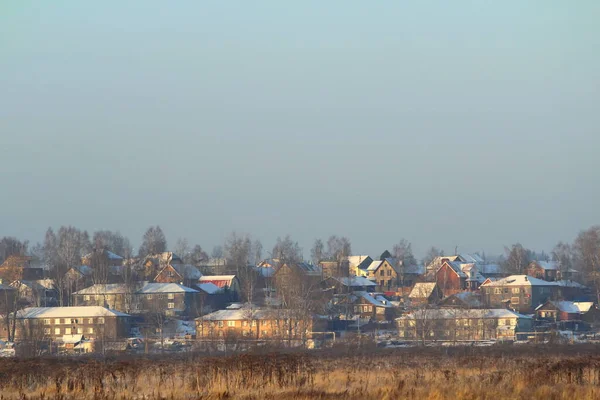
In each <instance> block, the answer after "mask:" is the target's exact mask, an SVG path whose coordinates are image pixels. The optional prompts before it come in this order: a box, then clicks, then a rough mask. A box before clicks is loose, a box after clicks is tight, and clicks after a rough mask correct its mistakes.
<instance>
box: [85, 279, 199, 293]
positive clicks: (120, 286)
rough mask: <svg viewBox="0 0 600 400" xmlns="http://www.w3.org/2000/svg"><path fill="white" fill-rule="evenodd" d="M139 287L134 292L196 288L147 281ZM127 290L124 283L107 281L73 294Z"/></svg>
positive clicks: (182, 290)
mask: <svg viewBox="0 0 600 400" xmlns="http://www.w3.org/2000/svg"><path fill="white" fill-rule="evenodd" d="M140 286H141V287H140V288H139V289H138V290H135V291H134V293H147V294H149V293H183V292H191V293H193V292H197V290H194V289H191V288H189V287H187V286H183V285H180V284H178V283H148V282H142V283H141V285H140ZM128 292H129V290H128V288H127V285H125V284H124V283H109V284H96V285H92V286H90V287H87V288H85V289H81V290H80V291H78V292H75V293H73V294H76V295H92V294H93V295H96V294H123V293H128Z"/></svg>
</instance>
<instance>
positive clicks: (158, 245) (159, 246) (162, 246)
mask: <svg viewBox="0 0 600 400" xmlns="http://www.w3.org/2000/svg"><path fill="white" fill-rule="evenodd" d="M165 251H167V238H166V237H165V234H164V233H163V231H162V229H161V228H160V226H158V225H156V226H151V227H150V228H148V230H146V233H144V237H143V239H142V245H141V246H140V249H139V256H140V257H145V256H147V255H149V254H158V253H163V252H165Z"/></svg>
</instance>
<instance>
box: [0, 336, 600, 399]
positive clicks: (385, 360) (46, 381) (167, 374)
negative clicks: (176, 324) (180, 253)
mask: <svg viewBox="0 0 600 400" xmlns="http://www.w3.org/2000/svg"><path fill="white" fill-rule="evenodd" d="M599 350H600V348H599V347H597V346H564V347H556V346H555V347H528V346H525V347H522V346H498V347H495V346H494V347H490V348H422V349H419V348H416V349H399V350H383V349H381V350H377V349H362V350H360V351H359V350H357V349H337V350H328V351H327V352H325V353H323V352H320V353H317V352H301V353H293V352H291V353H272V354H270V353H252V354H242V355H230V356H206V355H201V354H187V355H183V356H182V355H178V356H163V357H154V358H147V357H136V358H133V357H120V358H114V359H95V358H82V357H77V358H52V359H35V360H17V359H4V360H2V361H1V362H0V399H65V400H66V399H256V400H259V399H377V400H379V399H404V398H408V399H454V400H461V399H494V400H500V399H528V400H530V399H544V400H546V399H569V400H573V399H581V400H583V399H600V352H599Z"/></svg>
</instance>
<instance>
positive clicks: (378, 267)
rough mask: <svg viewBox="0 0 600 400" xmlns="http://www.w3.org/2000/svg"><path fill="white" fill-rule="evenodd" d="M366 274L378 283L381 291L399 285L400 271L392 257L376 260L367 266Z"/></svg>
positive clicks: (393, 288)
mask: <svg viewBox="0 0 600 400" xmlns="http://www.w3.org/2000/svg"><path fill="white" fill-rule="evenodd" d="M366 276H367V278H369V279H370V280H372V281H373V282H375V283H376V284H377V290H379V291H391V290H395V289H396V288H397V287H398V284H399V281H398V271H396V268H394V266H393V265H392V261H391V259H389V258H387V259H385V260H376V261H373V262H371V264H370V265H369V266H368V267H367V270H366Z"/></svg>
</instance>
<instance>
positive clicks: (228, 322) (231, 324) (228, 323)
mask: <svg viewBox="0 0 600 400" xmlns="http://www.w3.org/2000/svg"><path fill="white" fill-rule="evenodd" d="M227 326H229V327H235V321H227Z"/></svg>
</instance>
